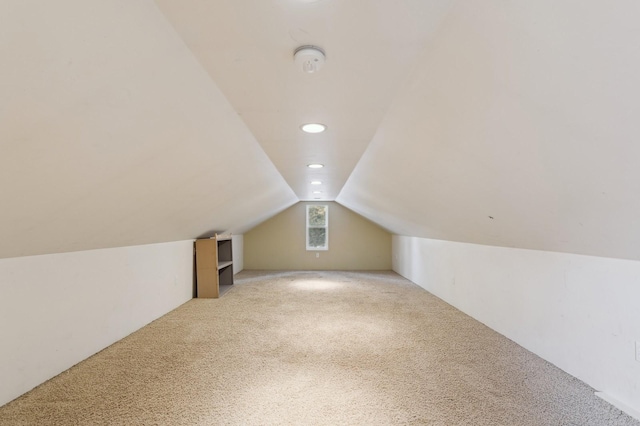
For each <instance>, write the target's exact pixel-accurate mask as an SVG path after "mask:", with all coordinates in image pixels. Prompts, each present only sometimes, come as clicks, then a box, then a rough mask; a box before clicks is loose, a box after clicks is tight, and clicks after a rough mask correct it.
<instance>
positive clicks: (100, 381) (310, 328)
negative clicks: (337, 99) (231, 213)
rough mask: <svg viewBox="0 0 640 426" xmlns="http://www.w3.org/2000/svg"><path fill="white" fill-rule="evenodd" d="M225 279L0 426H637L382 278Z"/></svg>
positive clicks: (441, 306) (568, 381)
mask: <svg viewBox="0 0 640 426" xmlns="http://www.w3.org/2000/svg"><path fill="white" fill-rule="evenodd" d="M236 282H237V284H236V285H235V286H234V288H232V289H231V290H230V291H229V292H228V293H227V294H226V295H224V297H222V298H221V299H217V300H198V299H196V300H192V301H190V302H188V303H186V304H185V305H183V306H181V307H180V308H178V309H176V310H175V311H173V312H171V313H169V314H168V315H166V316H164V317H162V318H160V319H159V320H157V321H155V322H153V323H152V324H151V325H149V326H147V327H145V328H143V329H141V330H140V331H138V332H136V333H134V334H132V335H130V336H129V337H127V338H125V339H124V340H122V341H120V342H118V343H116V344H114V345H113V346H111V347H109V348H107V349H105V350H104V351H102V352H100V353H99V354H97V355H96V356H93V357H91V358H89V359H88V360H86V361H84V362H82V363H80V364H78V365H77V366H75V367H73V368H71V369H70V370H69V371H67V372H65V373H62V374H61V375H59V376H58V377H55V378H54V379H52V380H50V381H48V382H47V383H44V384H43V385H41V386H39V387H38V388H36V389H35V390H33V391H31V392H29V393H28V394H26V395H24V396H22V397H20V398H18V399H17V400H15V401H13V402H11V403H9V404H7V405H5V406H4V407H2V408H0V424H1V425H102V424H109V425H224V424H229V425H276V424H300V425H314V424H321V425H387V424H389V425H391V424H427V425H447V426H449V425H474V426H477V425H492V426H495V425H581V426H582V425H598V426H600V425H638V424H640V423H639V422H636V421H634V420H633V419H631V418H630V417H628V416H626V415H624V414H623V413H621V412H620V411H619V410H617V409H615V408H613V407H611V406H609V405H608V404H607V403H605V402H604V401H601V400H600V399H599V398H597V397H595V396H594V395H593V389H591V388H590V387H588V386H586V385H585V384H584V383H582V382H580V381H579V380H577V379H575V378H572V377H571V376H569V375H567V374H565V373H563V372H562V371H560V370H558V369H557V368H555V367H553V366H552V365H550V364H549V363H547V362H545V361H543V360H541V359H540V358H538V357H536V356H534V355H532V354H531V353H529V352H527V351H526V350H524V349H522V348H521V347H519V346H517V345H516V344H514V343H513V342H511V341H510V340H508V339H506V338H504V337H502V336H500V335H498V334H497V333H495V332H493V331H491V330H490V329H488V328H487V327H485V326H483V325H482V324H480V323H478V322H477V321H474V320H472V319H471V318H469V317H468V316H466V315H464V314H462V313H460V312H459V311H457V310H456V309H454V308H452V307H451V306H449V305H447V304H446V303H444V302H442V301H441V300H439V299H437V298H435V297H434V296H432V295H430V294H429V293H427V292H425V291H424V290H422V289H420V288H419V287H417V286H415V285H413V284H412V283H410V282H409V281H407V280H405V279H403V278H401V277H399V276H398V275H395V274H393V273H355V272H280V273H257V272H243V273H241V274H239V275H238V276H236Z"/></svg>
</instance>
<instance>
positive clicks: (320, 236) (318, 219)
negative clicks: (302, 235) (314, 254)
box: [307, 205, 329, 250]
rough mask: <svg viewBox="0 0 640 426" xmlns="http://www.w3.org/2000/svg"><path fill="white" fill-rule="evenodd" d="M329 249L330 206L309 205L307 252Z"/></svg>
mask: <svg viewBox="0 0 640 426" xmlns="http://www.w3.org/2000/svg"><path fill="white" fill-rule="evenodd" d="M328 249H329V206H326V205H307V250H328Z"/></svg>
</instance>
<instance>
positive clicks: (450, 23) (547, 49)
mask: <svg viewBox="0 0 640 426" xmlns="http://www.w3.org/2000/svg"><path fill="white" fill-rule="evenodd" d="M638 17H640V4H639V3H638V2H634V1H614V2H611V3H606V4H605V3H602V2H598V1H586V2H584V1H581V2H573V1H570V2H556V1H550V0H544V1H535V2H496V1H489V2H459V3H458V4H457V5H456V7H455V8H454V9H453V10H452V11H451V13H450V15H449V16H448V17H447V19H446V20H445V22H444V24H443V25H442V27H441V29H440V31H439V32H438V33H437V34H436V36H435V37H434V39H433V41H432V43H430V45H429V46H428V47H427V48H426V49H425V51H424V52H423V57H422V59H421V61H420V63H419V65H418V67H417V68H416V70H415V73H414V75H413V77H412V78H411V79H410V81H409V82H408V84H406V85H405V87H404V88H403V89H402V90H401V91H400V93H399V94H398V96H397V98H396V99H395V101H394V104H393V106H392V107H391V108H390V110H389V112H388V114H387V115H386V117H385V119H384V120H383V122H382V124H381V126H380V128H379V129H378V131H377V133H376V135H375V136H374V139H373V141H372V143H371V144H370V146H369V147H368V149H367V151H366V152H365V154H364V156H363V158H362V159H361V160H360V162H359V164H358V165H357V167H356V169H355V171H354V172H353V174H352V175H351V177H350V178H349V180H348V181H347V184H346V186H345V187H344V188H343V190H342V192H341V194H340V195H339V197H338V201H339V202H340V203H341V204H344V205H345V206H347V207H349V208H351V209H353V210H355V211H357V212H359V213H361V214H363V215H364V216H366V217H368V218H369V219H371V220H373V221H375V222H377V223H379V224H381V225H383V226H384V227H386V228H387V229H389V230H391V231H393V232H395V233H397V234H403V235H411V236H420V237H429V238H436V239H445V240H453V241H464V242H471V243H481V244H489V245H499V246H508V247H521V248H530V249H542V250H551V251H562V252H573V253H581V254H590V255H599V256H607V257H619V258H631V259H640V167H638V159H639V158H640V143H638V140H639V138H640V120H638V117H639V116H640V102H638V99H640V79H638V76H639V75H640V50H639V45H638V40H640V26H638V24H637V22H638Z"/></svg>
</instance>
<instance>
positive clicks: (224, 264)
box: [218, 261, 233, 271]
mask: <svg viewBox="0 0 640 426" xmlns="http://www.w3.org/2000/svg"><path fill="white" fill-rule="evenodd" d="M230 265H233V262H232V261H229V262H220V263H218V271H219V270H220V269H224V268H226V267H227V266H230Z"/></svg>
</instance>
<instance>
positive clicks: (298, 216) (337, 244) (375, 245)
mask: <svg viewBox="0 0 640 426" xmlns="http://www.w3.org/2000/svg"><path fill="white" fill-rule="evenodd" d="M307 204H327V205H328V206H329V250H327V251H307V250H306V240H305V220H306V207H305V206H306V205H307ZM316 253H318V254H319V256H320V257H316ZM244 267H245V269H284V270H305V269H309V270H318V269H337V270H374V269H378V270H390V269H391V234H390V233H388V232H387V231H385V230H384V229H382V228H380V227H379V226H378V225H376V224H374V223H373V222H370V221H368V220H367V219H365V218H363V217H362V216H360V215H358V214H357V213H354V212H352V211H351V210H349V209H347V208H345V207H343V206H341V205H340V204H338V203H335V202H316V203H312V202H300V203H297V204H295V205H294V206H292V207H290V208H288V209H287V210H285V211H283V212H282V213H280V214H278V215H277V216H275V217H273V218H271V219H269V220H268V221H266V222H264V223H262V224H260V225H258V226H257V227H255V228H253V229H252V230H251V231H249V232H247V233H246V234H244Z"/></svg>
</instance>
